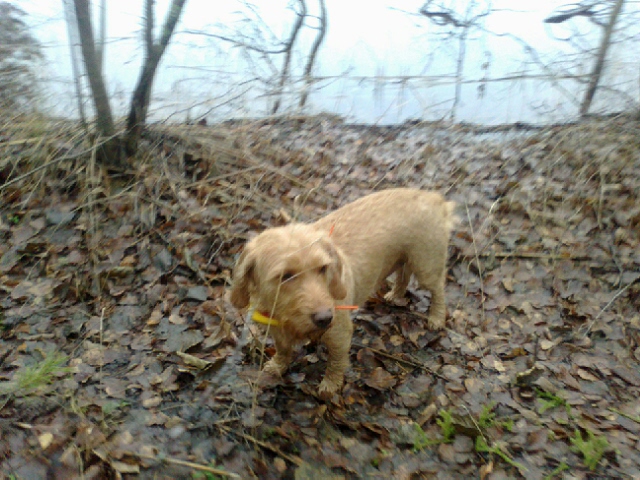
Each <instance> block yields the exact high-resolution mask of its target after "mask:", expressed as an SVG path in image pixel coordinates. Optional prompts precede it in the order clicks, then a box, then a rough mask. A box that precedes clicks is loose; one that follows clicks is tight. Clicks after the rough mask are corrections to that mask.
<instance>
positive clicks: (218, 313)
mask: <svg viewBox="0 0 640 480" xmlns="http://www.w3.org/2000/svg"><path fill="white" fill-rule="evenodd" d="M75 128H76V127H75V126H73V125H72V124H68V123H46V122H42V123H37V124H35V123H29V124H19V122H14V123H11V124H9V123H7V124H5V125H3V126H2V128H1V130H2V138H3V139H4V140H3V142H2V143H0V151H1V152H2V160H1V162H2V163H1V164H0V180H1V181H2V184H1V185H0V195H1V196H2V202H1V207H0V238H1V239H2V241H1V242H0V334H1V335H2V342H1V343H0V359H1V364H0V394H1V396H0V430H1V433H2V434H1V435H0V471H2V472H4V474H6V475H13V478H30V479H31V478H48V477H50V476H56V475H57V476H62V477H63V478H130V477H133V476H136V477H142V478H157V477H161V478H178V477H179V478H226V477H232V478H267V479H268V478H296V479H308V478H323V479H325V478H360V477H368V478H407V479H409V478H443V479H445V478H446V479H449V478H469V477H478V476H479V477H480V478H483V479H484V478H486V479H497V478H514V477H515V478H518V477H521V478H532V479H538V478H539V479H542V478H562V475H563V472H565V471H570V472H571V475H572V476H571V478H584V479H587V478H593V475H599V476H606V477H607V478H636V477H637V476H638V475H639V472H640V453H639V451H640V405H639V404H638V402H637V398H638V397H639V396H640V373H639V371H640V370H639V364H640V314H639V313H638V312H639V310H640V281H639V279H640V248H639V245H638V244H639V242H640V207H639V205H640V201H639V199H638V195H639V193H640V140H639V139H640V137H639V136H638V124H637V123H634V122H632V121H630V120H629V119H626V118H620V119H609V120H606V121H597V120H592V121H588V122H585V123H580V124H575V125H564V126H553V127H548V128H543V129H538V130H535V131H515V130H512V131H502V130H500V129H496V130H495V131H494V132H489V133H487V132H486V130H485V131H484V132H481V131H479V130H478V129H474V128H473V127H472V126H464V125H458V126H447V125H439V124H430V123H424V124H422V123H407V124H404V125H397V126H387V127H385V126H364V125H350V124H346V123H344V122H343V121H342V120H341V119H339V118H335V117H331V116H326V115H325V116H323V115H321V116H317V117H283V118H275V119H265V120H259V121H230V122H225V123H222V124H219V125H214V126H211V127H205V126H179V125H176V126H153V127H150V128H149V130H148V131H147V132H146V136H145V141H146V142H147V143H146V145H145V147H144V149H143V153H142V154H141V155H140V158H139V159H138V160H137V162H136V165H135V166H132V167H131V169H130V171H128V172H121V173H119V174H118V175H108V174H107V172H104V171H103V170H102V169H101V168H100V167H99V166H98V165H95V163H93V160H92V159H91V158H90V157H87V156H86V155H85V153H86V151H87V145H86V144H84V143H83V141H82V138H83V137H82V136H81V135H78V132H77V131H76V130H75ZM33 138H38V139H39V140H40V141H38V142H33V141H30V139H33ZM22 140H24V141H23V142H22ZM43 145H46V148H43ZM396 186H413V187H420V188H428V189H435V190H438V191H441V192H442V193H444V194H445V195H446V196H447V197H448V198H449V199H451V200H455V201H456V202H457V203H458V212H457V215H458V217H459V224H458V226H457V228H456V231H455V232H454V235H453V238H452V241H451V247H450V263H449V273H448V279H447V297H448V298H447V303H448V308H449V320H448V324H447V328H446V329H445V330H444V331H443V332H431V331H429V330H427V329H426V324H425V318H426V314H427V312H428V305H429V297H428V295H425V294H424V292H421V291H420V290H417V289H416V288H415V285H413V286H412V288H410V293H409V295H408V297H407V299H406V301H404V302H401V303H400V304H397V305H389V304H386V303H385V302H383V301H382V296H381V294H383V293H384V292H380V295H377V296H375V297H374V298H372V299H371V300H370V301H369V302H368V303H367V304H366V305H365V307H364V308H362V309H360V310H359V311H357V312H355V313H354V314H353V319H354V324H355V333H354V341H353V346H352V349H351V361H352V365H351V368H350V370H349V371H348V374H347V378H346V383H345V386H344V390H343V392H342V395H341V396H340V398H339V399H338V400H336V401H334V402H329V403H324V402H322V401H320V400H319V399H317V398H316V396H315V390H316V388H317V385H318V382H319V381H320V378H321V376H322V372H323V369H324V362H325V360H326V358H325V352H324V351H323V349H322V348H316V346H314V345H307V346H305V347H303V348H302V350H301V351H300V354H299V356H298V358H297V360H296V362H294V364H293V366H292V368H291V370H290V371H289V372H288V373H287V374H286V375H285V377H284V378H283V379H273V378H270V379H265V378H264V376H262V375H260V373H259V370H260V366H261V364H262V363H263V362H264V359H265V357H268V356H269V355H272V354H273V345H272V343H271V341H270V340H268V339H267V338H265V336H264V333H263V331H262V330H261V329H259V328H257V327H256V326H255V325H251V324H247V323H245V320H244V318H242V316H241V314H240V312H237V311H235V310H234V309H233V308H232V307H231V306H230V305H229V304H228V303H227V302H226V300H225V288H226V287H227V286H228V282H229V278H230V272H231V270H232V268H233V265H234V261H235V258H236V256H237V255H238V253H239V252H240V251H241V249H242V245H243V244H244V242H245V241H246V240H247V239H249V238H251V236H252V235H254V234H255V233H256V232H257V231H260V230H261V229H264V228H267V227H269V226H274V225H278V224H284V223H286V222H288V221H291V220H302V221H312V220H313V219H315V218H318V217H319V216H321V215H323V214H325V213H326V212H328V211H331V210H332V209H334V208H337V207H339V206H340V205H343V204H345V203H347V202H349V201H351V200H354V199H356V198H358V197H360V196H362V195H365V194H367V193H370V192H372V191H375V190H379V189H382V188H389V187H396Z"/></svg>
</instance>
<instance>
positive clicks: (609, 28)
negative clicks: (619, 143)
mask: <svg viewBox="0 0 640 480" xmlns="http://www.w3.org/2000/svg"><path fill="white" fill-rule="evenodd" d="M623 4H624V0H616V3H615V5H614V6H613V10H611V16H610V17H609V22H608V23H607V25H606V27H605V28H604V32H603V35H602V40H601V42H600V48H599V49H598V54H597V55H596V61H595V63H594V65H593V70H592V72H591V76H590V78H589V85H588V87H587V91H586V92H585V94H584V99H583V100H582V105H580V115H586V114H587V113H589V108H590V107H591V102H592V101H593V97H594V96H595V94H596V89H597V88H598V83H599V82H600V78H601V77H602V69H603V68H604V62H605V58H606V57H607V51H608V50H609V46H610V45H611V35H612V33H613V29H614V27H615V25H616V22H617V21H618V16H619V15H620V12H621V11H622V5H623Z"/></svg>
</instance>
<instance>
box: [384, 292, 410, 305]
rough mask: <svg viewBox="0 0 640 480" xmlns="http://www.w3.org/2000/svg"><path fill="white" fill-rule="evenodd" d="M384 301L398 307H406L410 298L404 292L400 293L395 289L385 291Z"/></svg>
mask: <svg viewBox="0 0 640 480" xmlns="http://www.w3.org/2000/svg"><path fill="white" fill-rule="evenodd" d="M384 301H385V302H387V303H389V304H391V305H394V306H396V307H406V306H407V305H408V304H409V299H408V298H406V297H405V296H404V293H403V294H401V295H399V294H397V293H396V292H394V291H393V290H390V291H389V292H387V293H385V295H384Z"/></svg>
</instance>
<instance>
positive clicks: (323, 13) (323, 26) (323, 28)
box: [298, 0, 327, 108]
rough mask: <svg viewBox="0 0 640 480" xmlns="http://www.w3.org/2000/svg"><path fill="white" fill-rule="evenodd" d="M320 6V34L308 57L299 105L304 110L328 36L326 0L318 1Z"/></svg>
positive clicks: (317, 35)
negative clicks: (317, 63)
mask: <svg viewBox="0 0 640 480" xmlns="http://www.w3.org/2000/svg"><path fill="white" fill-rule="evenodd" d="M318 6H319V7H320V16H319V17H318V20H319V22H320V25H318V33H317V34H316V38H315V40H314V41H313V45H312V46H311V51H310V52H309V56H308V57H307V63H306V65H305V66H304V73H303V75H304V89H303V90H302V95H300V102H299V103H298V107H300V108H303V107H304V106H305V105H306V103H307V97H308V96H309V87H310V86H311V71H312V70H313V65H314V64H315V62H316V58H317V56H318V51H319V50H320V46H321V45H322V42H323V40H324V38H325V36H326V35H327V6H326V5H325V3H324V0H318Z"/></svg>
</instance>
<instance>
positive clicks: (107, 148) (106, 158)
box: [73, 0, 124, 166]
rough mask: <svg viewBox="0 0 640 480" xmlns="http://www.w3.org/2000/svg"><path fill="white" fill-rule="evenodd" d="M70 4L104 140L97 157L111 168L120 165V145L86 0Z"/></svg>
mask: <svg viewBox="0 0 640 480" xmlns="http://www.w3.org/2000/svg"><path fill="white" fill-rule="evenodd" d="M73 5H74V7H75V19H76V21H77V22H78V35H79V36H80V48H81V49H82V58H83V59H84V66H85V69H86V71H87V76H88V80H89V87H90V89H91V98H92V99H93V106H94V108H95V111H96V128H97V131H98V137H99V138H101V139H103V140H104V144H103V148H102V149H101V150H100V155H99V158H100V159H101V160H102V161H103V162H104V163H107V164H111V165H112V166H121V165H122V163H123V160H124V159H123V158H122V154H121V151H120V148H119V142H118V141H117V139H116V138H115V132H116V127H115V123H114V121H113V115H112V113H111V105H110V104H109V97H108V95H107V88H106V87H105V84H104V79H103V78H102V68H101V66H100V59H99V56H98V53H97V51H96V43H95V39H94V35H93V25H92V23H91V12H90V10H89V0H73Z"/></svg>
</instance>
